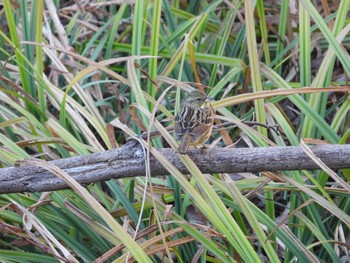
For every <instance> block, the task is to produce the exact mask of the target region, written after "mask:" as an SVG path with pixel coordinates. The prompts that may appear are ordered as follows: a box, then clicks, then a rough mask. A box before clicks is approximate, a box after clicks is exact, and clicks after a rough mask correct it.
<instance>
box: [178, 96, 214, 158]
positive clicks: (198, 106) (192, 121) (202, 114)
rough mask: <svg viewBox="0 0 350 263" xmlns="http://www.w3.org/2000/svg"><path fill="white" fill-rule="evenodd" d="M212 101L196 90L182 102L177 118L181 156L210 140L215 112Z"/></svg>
mask: <svg viewBox="0 0 350 263" xmlns="http://www.w3.org/2000/svg"><path fill="white" fill-rule="evenodd" d="M210 100H211V99H210V98H208V97H207V96H206V95H205V94H204V93H202V92H201V91H199V90H194V91H192V92H191V93H190V94H188V95H187V96H186V97H185V98H184V100H183V101H182V103H181V105H180V110H179V112H178V113H177V115H176V117H175V134H176V139H177V140H178V141H180V145H179V148H178V152H179V153H180V154H186V153H187V150H188V147H189V146H190V145H192V146H197V145H200V144H203V143H205V142H206V141H207V140H208V139H209V137H210V135H211V132H212V128H213V123H214V110H213V108H212V106H211V105H210V103H209V101H210Z"/></svg>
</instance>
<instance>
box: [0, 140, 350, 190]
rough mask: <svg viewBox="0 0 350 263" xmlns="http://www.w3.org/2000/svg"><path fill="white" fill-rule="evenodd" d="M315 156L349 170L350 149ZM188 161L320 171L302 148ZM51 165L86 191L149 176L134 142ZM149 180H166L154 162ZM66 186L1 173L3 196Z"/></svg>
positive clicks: (41, 175)
mask: <svg viewBox="0 0 350 263" xmlns="http://www.w3.org/2000/svg"><path fill="white" fill-rule="evenodd" d="M310 148H311V150H312V151H313V152H314V153H315V154H316V156H317V157H319V158H320V159H321V160H322V161H323V162H324V163H325V164H326V165H328V166H329V167H330V168H332V169H341V168H350V145H317V146H313V147H310ZM159 151H160V152H161V153H162V155H164V156H165V157H166V158H167V159H168V160H169V161H170V162H171V163H173V164H174V165H175V166H176V167H177V168H178V169H179V170H180V171H181V172H183V173H187V170H186V168H185V166H184V165H183V164H182V162H181V160H180V158H179V155H178V154H177V153H176V152H175V151H174V150H172V149H169V148H165V149H159ZM189 156H191V158H192V159H193V160H194V162H195V163H196V164H197V165H198V167H199V169H200V170H201V171H202V172H203V173H238V172H262V171H285V170H304V169H305V170H314V169H319V168H318V167H317V165H316V164H315V163H314V162H313V161H312V160H311V159H310V158H309V157H308V156H307V155H306V154H305V153H304V152H303V150H302V149H301V148H300V147H263V148H253V149H249V148H232V149H223V148H213V149H205V150H201V149H199V150H197V149H193V150H189ZM51 163H52V164H54V165H56V166H58V167H60V168H61V169H63V170H65V171H66V172H67V173H68V174H69V175H71V176H72V177H74V179H76V180H77V181H78V182H79V183H81V184H83V185H86V184H90V183H94V182H100V181H105V180H109V179H112V178H125V177H136V176H145V160H144V155H143V151H142V149H141V147H140V145H138V143H136V142H134V141H130V142H128V143H127V144H125V145H124V146H123V147H121V148H119V149H115V150H111V151H105V152H101V153H95V154H91V155H86V156H79V157H73V158H66V159H61V160H55V161H52V162H51ZM151 174H152V176H155V175H168V172H167V170H166V169H164V168H163V167H162V166H161V165H160V164H159V163H158V162H157V161H156V160H155V159H154V158H153V157H152V158H151ZM66 188H67V185H66V184H65V183H64V182H63V181H62V180H60V179H58V178H56V177H55V176H53V175H52V174H50V173H49V172H47V171H46V170H44V169H42V168H39V167H33V166H22V167H10V168H2V169H0V193H1V194H3V193H18V192H43V191H54V190H60V189H66Z"/></svg>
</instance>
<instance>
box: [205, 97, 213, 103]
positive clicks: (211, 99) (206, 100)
mask: <svg viewBox="0 0 350 263" xmlns="http://www.w3.org/2000/svg"><path fill="white" fill-rule="evenodd" d="M213 100H214V99H213V98H211V97H209V96H207V97H206V98H205V102H211V101H213Z"/></svg>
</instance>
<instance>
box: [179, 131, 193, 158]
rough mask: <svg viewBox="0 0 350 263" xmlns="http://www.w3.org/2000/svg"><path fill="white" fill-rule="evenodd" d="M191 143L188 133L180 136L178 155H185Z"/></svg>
mask: <svg viewBox="0 0 350 263" xmlns="http://www.w3.org/2000/svg"><path fill="white" fill-rule="evenodd" d="M191 142H192V137H191V135H190V134H188V133H185V134H184V135H183V136H182V139H181V142H180V145H179V148H178V149H177V151H178V153H180V154H183V155H184V154H186V153H187V150H188V147H189V146H190V144H191Z"/></svg>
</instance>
